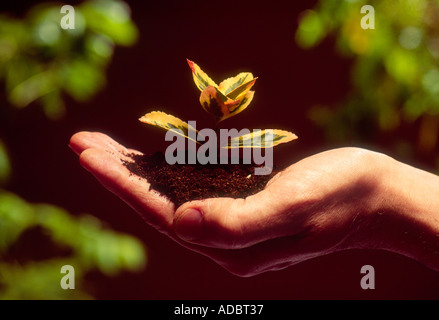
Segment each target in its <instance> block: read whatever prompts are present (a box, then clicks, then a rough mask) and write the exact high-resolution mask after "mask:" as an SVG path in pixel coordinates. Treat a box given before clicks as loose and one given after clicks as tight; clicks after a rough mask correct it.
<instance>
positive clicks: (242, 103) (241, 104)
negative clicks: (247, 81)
mask: <svg viewBox="0 0 439 320" xmlns="http://www.w3.org/2000/svg"><path fill="white" fill-rule="evenodd" d="M254 94H255V92H254V91H248V92H247V93H246V94H245V96H244V97H243V98H242V100H239V99H238V100H235V101H234V104H232V103H229V104H226V105H227V106H228V109H229V112H228V113H227V114H224V115H223V116H222V117H221V118H220V119H219V121H223V120H225V119H228V118H230V117H232V116H234V115H237V114H238V113H240V112H241V111H243V110H244V109H245V108H247V107H248V106H249V105H250V102H252V100H253V96H254Z"/></svg>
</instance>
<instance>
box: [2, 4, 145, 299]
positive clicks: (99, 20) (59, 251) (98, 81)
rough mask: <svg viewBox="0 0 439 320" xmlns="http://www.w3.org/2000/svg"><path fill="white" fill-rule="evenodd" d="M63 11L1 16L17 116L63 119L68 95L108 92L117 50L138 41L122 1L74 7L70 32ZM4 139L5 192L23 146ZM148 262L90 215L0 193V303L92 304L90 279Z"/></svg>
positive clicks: (128, 239) (49, 7) (133, 243)
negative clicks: (70, 284)
mask: <svg viewBox="0 0 439 320" xmlns="http://www.w3.org/2000/svg"><path fill="white" fill-rule="evenodd" d="M62 5H63V4H61V3H45V4H39V5H37V6H35V7H33V8H31V9H30V10H29V12H28V13H27V14H26V16H25V17H24V18H23V19H17V18H13V17H11V16H10V15H7V14H1V15H0V82H1V83H2V86H3V88H2V89H4V96H5V98H6V99H7V101H8V102H9V104H10V105H11V106H15V107H18V108H23V107H26V106H28V105H30V104H32V103H33V102H39V103H40V104H41V105H42V107H43V110H44V112H45V114H46V115H47V116H48V118H49V119H57V118H59V117H61V116H63V115H64V113H65V105H64V99H65V96H66V95H68V96H71V97H73V98H74V99H76V100H78V101H86V100H88V99H90V98H91V97H92V96H93V95H94V94H96V93H97V92H98V90H99V89H101V88H102V87H103V86H104V85H105V70H106V68H107V66H108V64H109V62H110V61H111V58H112V56H113V52H114V49H115V46H116V45H120V46H130V45H133V44H134V43H135V42H136V39H137V37H138V30H137V28H136V26H135V24H134V23H133V21H132V20H131V18H130V9H129V7H128V5H127V4H126V3H124V2H122V1H116V0H90V1H84V2H82V3H81V4H80V5H77V6H74V10H75V29H66V30H64V29H62V28H61V26H60V21H61V18H62V17H63V16H64V14H62V13H61V12H60V9H61V7H62ZM5 107H9V106H7V105H4V104H3V105H0V108H5ZM7 114H8V113H5V115H7ZM2 138H3V139H4V140H1V139H0V185H1V186H3V187H6V186H7V183H8V179H9V178H10V175H11V171H12V170H11V168H12V164H11V161H10V160H9V156H8V150H10V151H11V152H13V150H14V148H19V147H21V146H14V145H12V146H6V145H5V143H4V142H3V141H7V139H8V137H2ZM14 170H19V168H16V167H15V166H14ZM146 259H147V257H146V251H145V248H144V246H143V245H142V243H141V242H140V241H139V240H137V239H136V238H134V237H132V236H129V235H125V234H122V233H118V232H115V231H112V230H110V229H109V228H106V227H104V225H103V223H102V222H101V221H100V220H98V219H97V218H95V217H93V216H91V215H82V216H80V217H74V216H73V215H71V214H69V213H68V212H67V211H65V210H64V209H62V208H59V207H56V206H53V205H49V204H30V203H28V202H26V201H25V200H23V199H22V198H21V197H19V196H18V195H16V194H13V193H10V192H8V191H6V190H2V189H0V299H90V298H93V288H90V285H88V283H86V281H85V277H86V275H87V273H89V272H93V271H96V272H99V273H102V274H104V275H106V276H113V275H116V274H118V273H120V272H122V271H138V270H141V269H143V268H144V266H145V264H146ZM64 265H71V266H73V267H74V270H75V282H76V283H75V284H76V288H75V289H74V290H63V289H62V288H61V285H60V281H61V279H62V277H63V276H64V275H65V274H62V273H61V272H60V271H61V267H62V266H64Z"/></svg>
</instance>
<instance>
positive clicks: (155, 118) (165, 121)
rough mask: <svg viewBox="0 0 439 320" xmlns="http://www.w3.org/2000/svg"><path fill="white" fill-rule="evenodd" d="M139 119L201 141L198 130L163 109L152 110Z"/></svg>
mask: <svg viewBox="0 0 439 320" xmlns="http://www.w3.org/2000/svg"><path fill="white" fill-rule="evenodd" d="M139 121H140V122H143V123H147V124H151V125H153V126H156V127H159V128H162V129H165V130H169V131H173V132H175V133H176V134H178V135H181V136H183V137H185V138H188V139H190V140H192V141H195V142H197V143H199V142H198V141H197V139H196V137H197V135H199V133H198V131H197V130H195V128H193V127H192V126H190V125H189V124H187V123H186V122H184V121H182V120H180V119H178V118H177V117H174V116H172V115H170V114H166V113H164V112H161V111H152V112H150V113H147V114H145V115H144V116H143V117H141V118H140V119H139ZM181 132H183V134H181ZM191 137H195V139H192V138H191Z"/></svg>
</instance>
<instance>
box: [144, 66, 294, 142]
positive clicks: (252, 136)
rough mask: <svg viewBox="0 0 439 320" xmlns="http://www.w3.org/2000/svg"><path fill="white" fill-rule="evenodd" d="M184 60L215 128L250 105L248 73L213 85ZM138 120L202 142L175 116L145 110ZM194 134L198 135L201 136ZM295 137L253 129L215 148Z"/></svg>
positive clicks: (196, 133)
mask: <svg viewBox="0 0 439 320" xmlns="http://www.w3.org/2000/svg"><path fill="white" fill-rule="evenodd" d="M187 62H188V64H189V67H190V68H191V70H192V76H193V79H194V82H195V85H196V86H197V88H198V89H199V90H200V91H201V94H200V103H201V106H202V107H203V109H204V110H205V111H206V112H208V113H209V114H210V115H212V117H213V118H214V119H215V124H216V125H215V127H217V125H218V123H219V122H221V121H223V120H225V119H228V118H230V117H233V116H235V115H237V114H238V113H240V112H242V111H243V110H244V109H246V108H247V107H248V106H249V105H250V103H251V101H252V100H253V96H254V93H255V92H254V91H251V90H250V89H251V88H252V87H253V85H254V84H255V82H256V79H257V78H254V77H253V75H252V74H251V73H250V72H241V73H239V74H238V75H236V76H235V77H231V78H228V79H225V80H224V81H222V82H221V83H220V84H219V85H217V84H216V83H215V82H214V81H213V80H212V79H211V78H210V77H209V76H208V75H207V74H206V73H205V72H204V71H203V70H201V68H200V67H199V66H198V65H197V64H195V63H194V62H192V61H190V60H187ZM139 120H140V121H141V122H143V123H147V124H150V125H154V126H157V127H160V128H162V129H165V130H169V131H172V132H174V133H176V134H178V135H180V136H184V137H185V138H187V139H189V140H192V141H194V142H196V143H198V144H202V143H200V140H201V141H206V140H205V139H204V137H203V136H202V134H200V133H199V132H198V131H197V130H196V128H194V127H193V126H191V125H190V124H188V123H186V122H184V121H182V120H180V119H179V118H177V117H174V116H172V115H169V114H166V113H164V112H161V111H153V112H150V113H147V114H145V115H144V116H143V117H141V118H140V119H139ZM197 137H201V139H198V138H197ZM295 139H297V136H296V135H295V134H293V133H291V132H289V131H285V130H278V129H264V130H254V131H253V132H250V133H247V134H243V135H239V136H236V137H232V138H230V139H227V141H225V142H224V141H221V143H220V145H219V147H220V148H224V149H232V148H271V147H274V146H277V145H279V144H281V143H286V142H290V141H292V140H295Z"/></svg>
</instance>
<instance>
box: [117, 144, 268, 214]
mask: <svg viewBox="0 0 439 320" xmlns="http://www.w3.org/2000/svg"><path fill="white" fill-rule="evenodd" d="M130 158H132V160H133V162H130V161H126V162H125V166H126V167H127V168H128V169H129V170H130V171H131V172H132V173H133V174H135V175H138V176H139V177H142V178H145V179H146V180H148V182H149V183H150V184H151V188H153V189H154V190H156V191H158V192H160V193H161V194H163V195H165V196H167V197H168V198H169V199H170V200H171V201H172V202H174V203H175V205H176V206H180V205H181V204H183V203H185V202H187V201H191V200H199V199H204V198H215V197H232V198H246V197H248V196H250V195H252V194H255V193H257V192H259V191H261V190H262V189H263V188H264V187H265V185H266V184H267V182H268V180H270V178H272V177H273V175H274V174H275V170H273V172H272V173H271V174H269V175H255V174H254V169H255V167H257V166H255V165H251V164H217V165H215V164H206V165H201V164H174V165H170V164H168V163H167V162H166V159H165V156H164V154H163V153H161V152H157V153H155V154H152V155H135V154H131V155H130Z"/></svg>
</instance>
